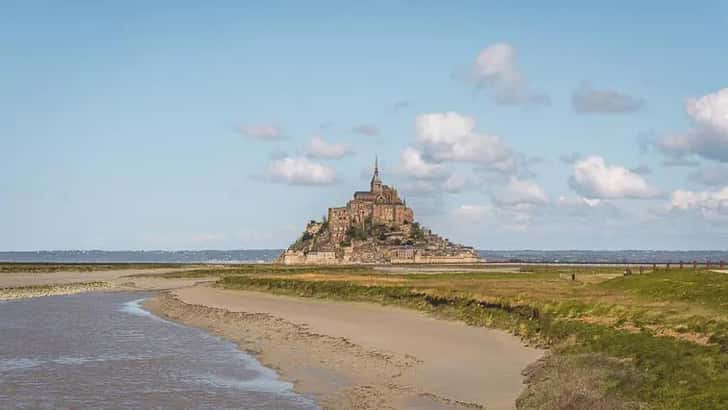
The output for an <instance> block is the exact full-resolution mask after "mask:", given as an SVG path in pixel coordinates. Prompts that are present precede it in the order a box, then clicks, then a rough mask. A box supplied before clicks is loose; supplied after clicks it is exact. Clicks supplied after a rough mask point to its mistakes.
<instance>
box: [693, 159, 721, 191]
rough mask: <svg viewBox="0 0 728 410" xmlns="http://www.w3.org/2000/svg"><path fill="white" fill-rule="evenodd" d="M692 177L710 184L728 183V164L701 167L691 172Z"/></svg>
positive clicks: (694, 179)
mask: <svg viewBox="0 0 728 410" xmlns="http://www.w3.org/2000/svg"><path fill="white" fill-rule="evenodd" d="M690 179H691V180H693V181H697V182H700V183H702V184H704V185H710V186H717V185H723V184H726V183H728V164H719V165H715V166H709V167H704V168H701V169H700V170H698V171H695V172H693V173H692V174H690Z"/></svg>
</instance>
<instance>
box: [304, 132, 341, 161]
mask: <svg viewBox="0 0 728 410" xmlns="http://www.w3.org/2000/svg"><path fill="white" fill-rule="evenodd" d="M351 152H352V151H351V147H350V146H349V145H348V144H343V143H328V142H326V141H324V139H323V138H321V137H318V136H316V137H313V138H311V141H310V142H309V143H308V147H306V155H308V156H309V157H311V158H341V157H344V156H346V155H348V154H351Z"/></svg>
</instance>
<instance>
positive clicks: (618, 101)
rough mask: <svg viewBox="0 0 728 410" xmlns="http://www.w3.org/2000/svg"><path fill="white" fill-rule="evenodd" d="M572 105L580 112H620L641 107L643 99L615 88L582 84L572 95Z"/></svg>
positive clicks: (643, 103)
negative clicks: (605, 88)
mask: <svg viewBox="0 0 728 410" xmlns="http://www.w3.org/2000/svg"><path fill="white" fill-rule="evenodd" d="M571 105H572V107H573V108H574V111H576V112H578V113H580V114H620V113H628V112H634V111H638V110H639V109H641V108H642V107H643V106H644V105H645V102H644V100H643V99H641V98H638V97H633V96H631V95H629V94H623V93H620V92H617V91H613V90H596V89H594V88H592V87H591V86H589V85H588V84H582V85H581V87H579V89H577V90H576V91H574V93H573V94H572V95H571Z"/></svg>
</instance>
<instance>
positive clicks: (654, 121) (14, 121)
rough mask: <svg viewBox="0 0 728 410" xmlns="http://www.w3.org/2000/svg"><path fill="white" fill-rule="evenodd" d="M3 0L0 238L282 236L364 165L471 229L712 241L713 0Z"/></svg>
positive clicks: (453, 231) (533, 236) (342, 189)
mask: <svg viewBox="0 0 728 410" xmlns="http://www.w3.org/2000/svg"><path fill="white" fill-rule="evenodd" d="M363 3H364V2H356V3H353V2H352V3H350V4H346V3H341V2H307V3H306V4H304V3H302V2H260V3H253V2H232V1H230V2H223V1H217V2H184V1H183V2H165V1H157V2H145V1H128V2H91V1H69V2H63V3H62V4H61V3H59V2H51V1H48V2H43V1H23V2H3V4H2V5H0V49H1V50H2V53H0V67H2V69H1V70H0V74H1V75H0V150H1V151H2V153H3V154H4V155H3V161H0V249H3V250H31V249H78V248H83V249H89V248H94V249H213V248H214V249H221V248H222V249H228V248H267V247H285V246H287V245H288V244H289V243H290V242H291V241H293V240H294V239H295V237H296V236H297V235H298V234H299V232H300V231H301V230H302V229H303V227H304V224H305V221H307V220H309V219H312V218H320V216H321V215H323V214H324V213H325V211H326V208H327V207H328V206H334V205H343V204H345V203H346V201H347V200H348V199H349V198H350V195H351V193H352V192H353V191H354V190H358V189H362V188H365V187H366V186H367V183H368V179H369V173H370V171H371V166H372V162H373V159H374V156H375V155H379V158H380V162H381V168H382V174H383V178H384V180H385V183H389V184H393V185H395V186H396V187H397V188H398V189H399V191H400V193H401V194H402V195H403V196H405V197H406V198H407V200H408V204H410V205H412V207H413V208H414V210H415V215H416V217H417V219H419V220H420V221H421V222H423V223H424V224H425V225H427V226H430V227H432V228H433V229H434V230H435V231H437V232H440V233H442V234H444V235H445V236H448V237H450V238H451V239H453V240H455V241H458V242H464V243H466V244H472V245H476V246H478V247H479V248H487V249H513V248H536V249H595V248H596V249H624V248H641V249H656V248H663V249H706V248H707V249H725V248H726V243H728V75H727V74H726V73H728V46H726V44H725V38H728V7H726V6H725V5H721V4H720V2H710V1H708V2H700V3H687V2H665V1H661V2H656V1H655V2H652V1H645V2H639V4H634V2H611V3H608V4H607V3H604V4H588V3H592V2H576V1H573V2H549V3H545V2H543V4H540V2H539V3H536V2H533V3H532V4H530V5H526V4H523V5H518V6H514V5H511V4H508V3H509V2H456V3H455V4H453V3H448V2H434V1H432V2H430V1H403V2H395V1H382V2H366V4H363Z"/></svg>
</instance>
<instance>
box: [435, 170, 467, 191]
mask: <svg viewBox="0 0 728 410" xmlns="http://www.w3.org/2000/svg"><path fill="white" fill-rule="evenodd" d="M469 185H470V183H469V182H468V180H467V178H465V177H464V176H462V175H460V174H451V175H450V176H449V177H448V178H447V179H446V180H445V181H443V183H442V189H443V190H444V191H446V192H450V193H457V192H462V191H464V190H465V189H467V188H468V186H469Z"/></svg>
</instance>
